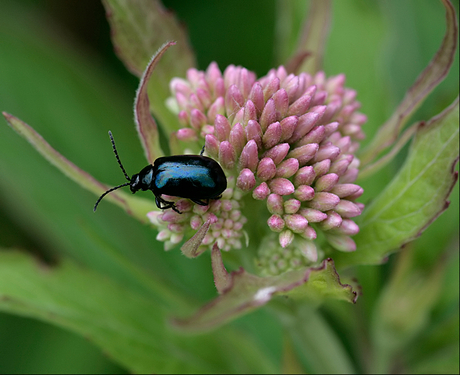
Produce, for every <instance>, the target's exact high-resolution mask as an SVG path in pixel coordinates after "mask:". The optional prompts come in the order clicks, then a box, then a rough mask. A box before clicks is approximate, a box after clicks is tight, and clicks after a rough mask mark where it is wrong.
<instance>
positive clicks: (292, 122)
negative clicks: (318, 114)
mask: <svg viewBox="0 0 460 375" xmlns="http://www.w3.org/2000/svg"><path fill="white" fill-rule="evenodd" d="M298 122H299V118H298V117H297V116H289V117H285V118H284V119H282V120H281V123H280V125H281V139H280V142H285V141H287V140H288V139H289V138H291V137H292V134H294V130H295V128H296V126H297V123H298Z"/></svg>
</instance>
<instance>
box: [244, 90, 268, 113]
mask: <svg viewBox="0 0 460 375" xmlns="http://www.w3.org/2000/svg"><path fill="white" fill-rule="evenodd" d="M248 101H251V102H253V103H254V106H255V108H256V111H257V116H260V115H261V113H262V110H263V109H264V106H265V100H264V92H263V89H262V86H261V85H260V83H255V84H254V85H253V86H252V88H251V92H250V93H249V96H248Z"/></svg>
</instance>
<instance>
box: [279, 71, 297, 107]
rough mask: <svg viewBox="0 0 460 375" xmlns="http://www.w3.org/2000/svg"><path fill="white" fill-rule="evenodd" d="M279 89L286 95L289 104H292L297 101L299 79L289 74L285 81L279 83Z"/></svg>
mask: <svg viewBox="0 0 460 375" xmlns="http://www.w3.org/2000/svg"><path fill="white" fill-rule="evenodd" d="M281 87H282V88H284V89H285V90H286V93H287V94H288V98H289V103H293V102H294V101H295V100H297V99H298V94H297V91H298V90H299V77H298V76H295V75H293V74H291V75H290V76H289V77H288V78H286V80H284V81H283V82H282V83H281Z"/></svg>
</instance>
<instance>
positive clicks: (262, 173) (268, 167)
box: [257, 158, 276, 181]
mask: <svg viewBox="0 0 460 375" xmlns="http://www.w3.org/2000/svg"><path fill="white" fill-rule="evenodd" d="M275 174H276V165H275V163H274V162H273V160H272V159H271V158H263V159H262V160H261V161H260V162H259V165H258V167H257V178H259V179H260V180H262V181H268V180H270V179H272V178H273V177H275Z"/></svg>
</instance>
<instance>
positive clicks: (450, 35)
mask: <svg viewBox="0 0 460 375" xmlns="http://www.w3.org/2000/svg"><path fill="white" fill-rule="evenodd" d="M441 1H442V3H443V5H444V7H445V8H446V33H445V35H444V39H443V41H442V44H441V47H440V48H439V50H438V51H437V52H436V54H435V56H434V57H433V59H432V60H431V61H430V63H429V64H428V66H427V67H426V68H425V70H424V71H423V72H422V73H420V75H419V76H418V78H417V79H416V81H415V82H414V84H413V85H412V87H411V88H410V89H409V90H408V91H407V93H406V95H405V97H404V99H403V100H402V102H401V104H400V105H399V106H398V108H397V109H396V111H395V112H394V113H393V115H392V116H391V117H390V119H388V121H387V122H386V123H385V124H383V125H382V127H381V128H380V129H379V131H378V132H377V134H376V135H375V137H374V139H373V140H372V141H371V142H370V143H369V145H368V146H367V147H366V149H365V150H364V151H363V152H362V153H361V155H360V159H361V163H362V165H366V164H368V163H370V162H372V161H373V160H374V159H375V157H376V156H377V155H378V154H379V153H380V152H381V151H382V150H384V149H385V148H387V147H388V146H390V145H391V144H392V143H393V142H394V141H395V140H396V139H397V137H398V135H399V133H400V132H401V129H402V128H403V127H404V125H405V124H406V122H407V121H408V120H409V118H410V116H411V115H412V114H413V113H414V112H415V110H416V109H417V108H418V107H420V105H421V104H422V103H423V102H424V100H425V98H426V97H427V96H428V94H430V92H431V91H433V90H434V88H435V87H436V86H437V85H438V84H439V83H440V82H441V81H442V80H443V79H444V78H445V77H446V75H447V73H448V72H449V70H450V67H451V66H452V63H453V61H454V58H455V51H456V49H457V40H458V27H457V19H456V15H455V8H454V7H453V5H452V3H451V2H450V1H449V0H441Z"/></svg>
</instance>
